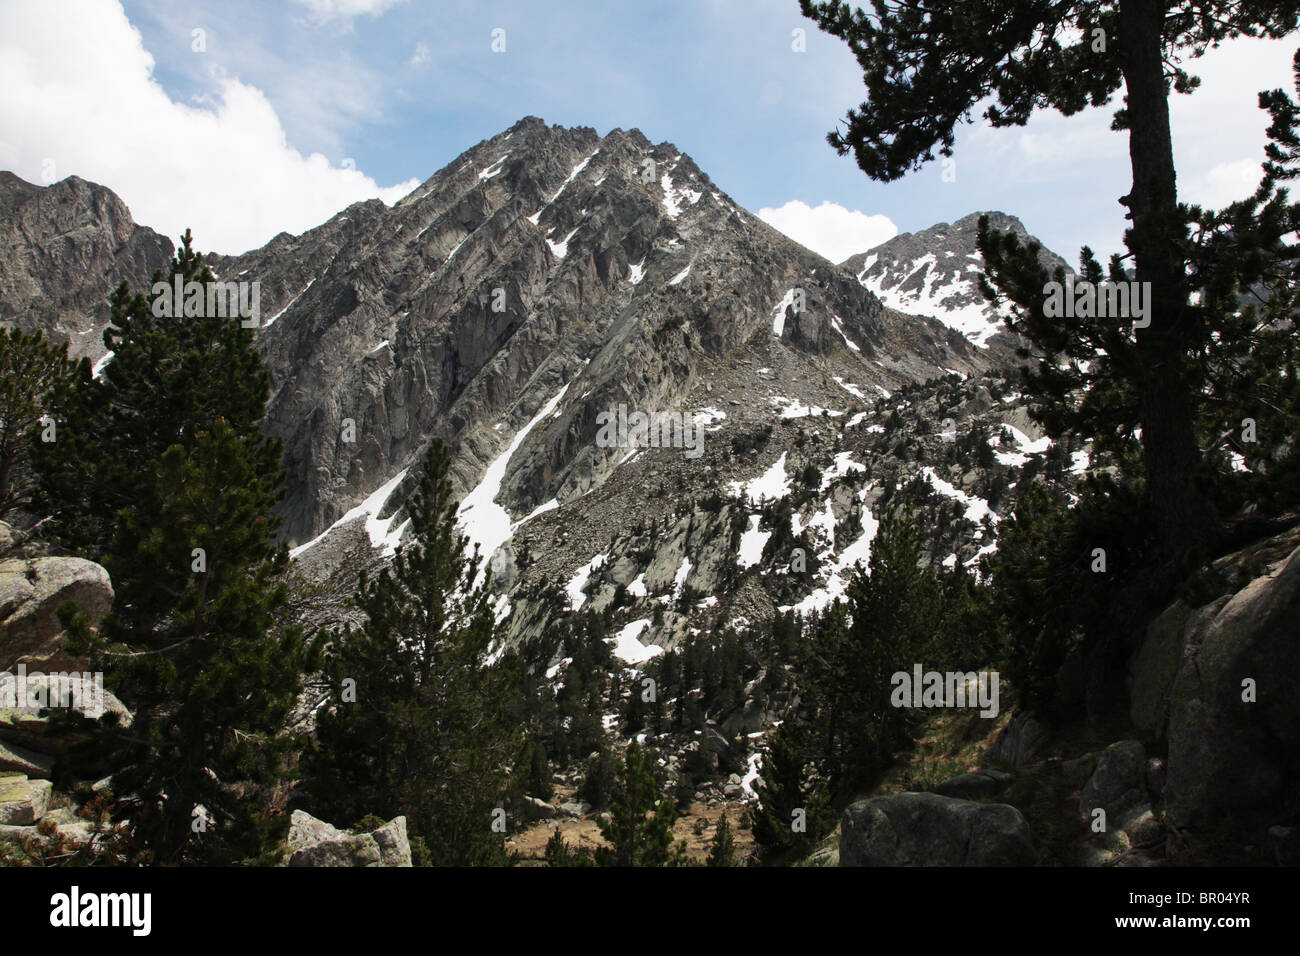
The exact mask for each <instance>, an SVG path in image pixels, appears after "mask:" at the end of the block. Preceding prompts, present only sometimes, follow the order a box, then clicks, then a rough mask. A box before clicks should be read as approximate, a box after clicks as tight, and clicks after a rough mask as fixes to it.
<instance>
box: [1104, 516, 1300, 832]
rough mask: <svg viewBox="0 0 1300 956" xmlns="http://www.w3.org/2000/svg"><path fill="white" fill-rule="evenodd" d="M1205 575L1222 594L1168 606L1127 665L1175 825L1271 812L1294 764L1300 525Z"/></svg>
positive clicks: (1297, 756) (1298, 718)
mask: <svg viewBox="0 0 1300 956" xmlns="http://www.w3.org/2000/svg"><path fill="white" fill-rule="evenodd" d="M1207 579H1208V580H1210V581H1213V582H1218V583H1219V587H1220V589H1221V590H1222V591H1223V593H1219V594H1217V595H1208V596H1206V597H1205V603H1202V604H1201V605H1200V606H1199V607H1191V606H1189V605H1188V604H1187V603H1186V602H1184V601H1178V602H1176V603H1175V604H1173V605H1171V606H1170V607H1169V608H1168V609H1167V610H1166V611H1165V612H1164V614H1162V615H1161V616H1160V617H1159V618H1158V619H1157V620H1156V621H1155V622H1154V623H1153V624H1152V625H1151V627H1150V628H1149V630H1148V632H1147V636H1146V639H1145V641H1144V642H1143V643H1142V645H1141V646H1140V647H1138V648H1137V650H1136V651H1135V653H1134V655H1133V657H1132V659H1131V661H1130V666H1129V672H1130V700H1131V702H1132V705H1131V712H1132V718H1133V722H1134V724H1135V725H1136V726H1137V727H1138V728H1139V729H1140V730H1141V731H1142V732H1144V733H1145V734H1146V735H1147V736H1148V739H1149V740H1150V741H1152V742H1153V743H1155V744H1157V745H1164V746H1165V747H1167V750H1168V757H1167V764H1166V767H1165V770H1164V776H1165V783H1164V799H1165V802H1166V804H1167V807H1168V811H1169V814H1170V816H1171V818H1172V820H1173V823H1174V824H1175V825H1176V826H1179V827H1188V826H1191V827H1195V826H1201V825H1205V824H1208V823H1211V822H1213V821H1214V820H1216V819H1221V818H1222V815H1223V814H1226V813H1232V814H1234V815H1237V816H1242V815H1247V816H1248V815H1250V814H1251V813H1253V812H1256V811H1260V812H1269V811H1270V809H1271V811H1272V812H1277V808H1278V807H1279V806H1280V804H1281V802H1282V800H1283V797H1284V792H1285V788H1286V786H1287V785H1288V781H1291V782H1294V781H1295V779H1296V777H1297V772H1298V771H1300V706H1297V705H1296V702H1295V693H1294V688H1295V687H1296V686H1297V684H1300V529H1292V530H1291V531H1288V532H1286V533H1285V534H1282V535H1278V536H1276V537H1274V538H1272V539H1269V540H1267V541H1264V542H1260V543H1259V544H1256V545H1253V546H1252V547H1250V548H1248V549H1246V550H1244V551H1242V552H1238V553H1235V554H1232V555H1228V556H1226V557H1224V558H1222V559H1220V560H1219V561H1216V562H1215V563H1214V566H1213V567H1212V568H1211V570H1210V574H1209V575H1208V576H1207Z"/></svg>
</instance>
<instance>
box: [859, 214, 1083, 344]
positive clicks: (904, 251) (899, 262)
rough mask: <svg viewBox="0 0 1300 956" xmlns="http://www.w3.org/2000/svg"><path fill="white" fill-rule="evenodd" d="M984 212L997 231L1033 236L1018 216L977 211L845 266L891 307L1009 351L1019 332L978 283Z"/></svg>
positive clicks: (1056, 261) (1046, 258) (1052, 257)
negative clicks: (979, 237)
mask: <svg viewBox="0 0 1300 956" xmlns="http://www.w3.org/2000/svg"><path fill="white" fill-rule="evenodd" d="M981 215H987V216H988V217H989V226H990V227H991V228H993V229H995V230H997V231H1000V232H1013V233H1015V234H1016V235H1017V236H1018V237H1019V238H1020V239H1021V241H1030V240H1033V236H1031V235H1029V233H1028V232H1027V231H1026V230H1025V227H1024V224H1023V223H1021V221H1020V220H1019V219H1017V218H1016V217H1015V216H1008V215H1007V214H1006V213H1002V212H989V213H978V212H974V213H971V214H970V215H968V216H963V217H962V218H961V219H958V220H957V221H956V222H954V223H951V224H950V223H946V222H941V223H937V224H935V225H933V226H931V227H930V228H929V229H923V230H921V231H920V232H915V233H912V232H905V233H902V234H900V235H897V236H895V237H894V238H893V239H890V240H888V241H887V242H884V243H881V244H880V245H879V246H876V247H875V248H873V249H869V250H867V251H866V252H860V253H858V254H856V255H853V256H850V257H849V258H848V259H846V260H844V262H842V263H841V264H840V265H841V266H842V267H843V268H845V269H847V270H848V271H850V272H852V273H853V274H854V275H856V276H857V277H858V281H859V282H861V283H862V285H863V286H865V287H866V288H868V289H870V290H871V291H872V292H874V293H875V294H876V295H878V296H879V297H880V298H881V299H882V300H883V301H884V302H885V303H886V305H888V306H890V307H891V308H895V309H899V310H901V311H905V312H912V311H918V312H920V313H921V314H924V315H933V316H935V317H936V318H938V319H939V320H940V321H942V322H944V323H945V324H948V325H950V326H952V327H953V328H954V329H956V330H957V331H959V332H961V333H962V334H963V335H966V336H967V337H969V338H970V339H971V340H972V341H974V342H977V343H978V344H980V345H986V344H987V345H989V346H990V347H991V348H994V349H995V351H997V352H999V353H1001V354H1007V353H1008V352H1009V351H1010V350H1011V349H1013V348H1014V347H1015V346H1016V345H1017V344H1019V343H1020V340H1019V336H1014V335H1013V334H1012V333H1011V332H1010V331H1009V330H1008V329H1006V327H1005V326H1003V325H1002V317H1003V316H1002V313H1000V312H999V311H998V309H997V308H996V307H995V306H993V305H992V304H990V303H989V302H988V301H987V300H986V299H985V298H984V296H983V294H982V293H981V292H980V289H979V283H978V281H977V280H978V273H979V271H980V269H981V267H982V265H983V262H984V259H983V257H982V256H981V255H980V254H979V251H978V249H977V248H976V244H975V241H976V236H977V235H978V231H979V219H980V216H981ZM1042 260H1043V263H1044V264H1045V265H1046V266H1047V267H1048V268H1049V269H1054V268H1056V267H1057V266H1058V265H1059V266H1066V262H1065V260H1064V259H1062V258H1061V257H1060V256H1057V255H1056V254H1055V253H1052V252H1049V251H1046V250H1044V252H1043V254H1042ZM1066 267H1067V270H1068V266H1066Z"/></svg>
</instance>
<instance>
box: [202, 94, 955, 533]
mask: <svg viewBox="0 0 1300 956" xmlns="http://www.w3.org/2000/svg"><path fill="white" fill-rule="evenodd" d="M649 164H653V176H651V177H647V176H644V175H643V170H647V169H650V168H651V167H650V165H649ZM211 261H212V264H213V266H214V268H216V269H217V270H218V271H219V272H220V273H221V274H222V275H226V276H233V275H241V276H244V277H245V278H247V279H251V278H256V279H259V280H260V281H261V282H262V288H263V296H264V299H265V300H266V301H264V303H263V314H264V324H265V327H264V329H263V331H262V333H261V335H260V340H259V341H260V348H261V350H262V352H263V355H264V357H265V360H266V362H267V365H268V367H269V369H270V371H271V375H272V379H273V383H274V384H273V387H274V388H275V397H274V398H273V399H272V402H271V405H270V409H269V413H268V424H269V426H270V428H271V429H272V430H273V431H274V432H276V433H277V434H278V435H280V436H281V437H282V438H283V439H284V442H285V450H286V454H285V464H286V467H287V468H288V471H289V496H288V502H289V503H288V505H287V507H286V524H285V527H284V533H285V534H286V536H287V537H288V538H289V539H291V540H292V541H295V542H303V541H306V540H308V539H310V538H312V537H314V536H315V535H317V534H319V533H320V532H321V531H322V530H324V529H325V528H326V527H328V526H329V525H330V524H332V523H333V522H334V521H336V520H338V519H339V518H340V517H341V516H342V515H343V514H344V513H346V512H347V511H348V510H349V509H350V508H352V507H353V506H354V505H356V504H357V503H358V502H359V501H361V500H362V499H363V498H365V497H366V496H367V495H368V494H370V493H371V492H373V491H374V490H375V489H376V488H378V487H379V486H381V485H383V484H384V482H386V481H387V480H389V479H390V478H392V477H394V476H395V475H398V474H400V473H401V472H402V471H403V470H404V469H407V468H409V467H410V466H412V465H413V464H415V463H417V462H418V460H419V457H420V455H421V453H422V451H423V449H424V447H425V445H426V443H427V442H428V440H429V439H430V438H431V437H433V436H438V437H441V438H443V439H444V440H446V441H448V442H450V443H451V445H452V446H453V448H454V449H455V451H456V464H455V468H454V471H455V474H454V478H455V483H456V485H457V490H458V491H460V492H462V493H463V492H464V491H465V490H468V489H469V488H471V487H473V486H474V484H476V483H477V481H478V480H479V478H480V477H481V475H482V473H483V471H484V469H485V468H486V466H487V465H488V463H490V462H491V461H492V460H493V459H494V458H496V457H497V456H498V455H499V454H501V452H502V451H504V450H505V448H506V447H507V446H508V444H509V443H510V440H511V436H512V435H515V434H517V433H518V432H519V431H520V430H521V428H523V427H524V426H525V425H527V424H528V423H529V421H530V420H532V418H533V417H534V415H535V414H536V413H537V411H538V410H539V409H540V408H541V407H542V406H543V405H544V404H545V403H546V402H547V401H548V400H549V399H551V398H552V397H554V396H555V395H556V394H557V393H558V392H559V391H560V389H562V388H565V387H566V386H567V390H566V391H565V395H564V398H563V400H562V401H561V402H560V403H559V404H558V406H557V408H556V410H555V414H554V415H553V416H551V417H549V418H547V419H546V420H545V421H544V422H540V423H538V424H537V425H536V426H535V427H534V428H533V429H532V430H531V431H530V432H529V433H528V435H527V438H526V440H525V441H524V442H523V443H522V444H521V446H520V447H519V448H518V449H516V451H515V454H514V455H513V456H512V458H511V460H510V463H509V469H508V471H507V474H506V476H505V480H504V482H503V484H502V488H501V493H500V496H499V498H498V501H499V502H500V503H501V504H503V505H505V506H506V507H507V509H508V510H509V511H510V512H511V513H512V514H514V515H522V514H526V513H528V512H529V511H531V510H532V509H533V508H534V507H536V506H537V505H538V504H541V503H542V502H545V501H546V500H548V499H549V498H552V497H555V498H558V500H559V502H560V503H561V504H563V503H564V502H565V501H566V500H568V499H570V498H573V497H575V496H577V495H581V494H583V493H585V492H587V491H589V490H590V489H591V488H593V487H594V486H596V485H598V484H600V483H601V482H602V481H603V480H604V479H605V478H606V477H608V475H609V473H610V471H611V470H612V469H613V467H614V466H615V464H616V462H617V459H618V458H621V457H622V452H621V451H620V450H619V449H602V448H598V447H596V445H595V442H594V440H593V439H594V436H595V432H596V415H597V414H598V413H599V412H601V411H603V410H607V409H610V408H612V407H614V406H615V405H617V404H618V403H625V404H626V405H627V406H629V407H630V408H634V409H635V408H641V409H651V410H654V409H662V410H666V409H673V408H678V407H680V406H681V404H682V403H683V402H684V401H685V400H686V398H687V397H688V396H689V395H690V393H691V392H692V390H693V389H694V388H695V387H696V386H697V385H698V384H699V381H700V378H701V375H702V373H703V371H704V366H705V365H706V364H707V363H709V362H710V361H717V360H726V359H728V358H729V356H731V355H732V354H733V353H734V352H735V351H736V350H738V349H741V348H742V347H744V346H745V345H746V344H747V343H748V342H750V341H751V340H752V339H754V338H755V336H768V337H775V338H778V339H779V340H780V341H781V342H782V343H783V344H784V345H786V346H787V347H788V348H789V349H791V350H792V351H794V352H795V353H799V354H803V355H805V356H807V357H809V359H817V358H820V357H825V356H828V355H830V354H831V353H833V352H837V351H841V352H842V351H845V350H846V349H847V348H848V345H847V344H846V343H848V342H852V347H853V348H856V349H858V350H859V352H860V354H861V355H863V356H866V357H872V356H875V355H877V354H879V353H882V352H884V353H888V355H889V356H890V360H891V365H890V369H891V373H892V374H887V373H886V372H885V371H884V370H883V369H881V368H880V367H878V366H872V367H870V368H867V369H863V370H862V371H863V373H864V374H863V375H858V376H857V377H858V378H861V379H863V380H864V381H870V380H872V379H878V380H879V381H881V382H882V383H886V386H887V387H888V383H890V382H892V383H895V384H896V383H897V382H898V381H900V380H907V379H909V378H914V377H917V376H918V375H920V374H922V373H923V371H924V370H927V369H929V370H933V369H935V368H937V367H938V365H939V364H940V362H941V361H942V363H945V364H947V365H948V366H950V367H957V368H968V369H969V368H972V367H974V364H977V363H978V362H979V361H980V359H979V357H978V356H976V355H975V354H974V353H975V351H976V350H974V349H972V348H971V347H970V346H969V344H967V343H965V342H964V341H962V340H961V339H960V337H957V338H955V339H953V338H950V337H949V335H948V330H946V329H943V328H942V326H939V325H938V324H937V323H928V322H926V321H924V320H901V321H897V320H895V321H890V322H886V321H885V318H884V313H883V310H882V309H881V306H880V304H879V302H878V301H876V299H875V298H874V297H873V296H871V295H870V294H869V293H868V292H866V290H864V289H863V288H862V287H861V286H860V285H859V284H858V283H856V282H854V281H853V280H852V278H851V277H850V276H848V275H847V274H845V273H843V272H841V271H840V270H838V269H836V268H835V267H834V266H832V265H831V264H830V263H827V262H826V261H825V260H823V259H821V258H820V257H818V256H816V255H815V254H813V253H811V252H809V251H808V250H806V249H803V248H802V247H801V246H798V245H797V244H795V243H793V242H791V241H790V240H789V239H786V238H785V237H784V236H782V235H781V234H779V233H777V232H776V231H775V230H772V229H771V228H769V227H768V226H766V225H765V224H764V223H762V222H761V221H759V220H757V219H756V218H754V217H750V216H749V215H748V214H747V213H744V212H743V211H741V210H740V209H739V208H738V207H736V205H735V204H734V203H733V202H732V201H731V200H730V199H728V198H727V197H726V196H725V195H724V194H723V193H721V192H720V191H719V190H718V189H717V187H715V186H714V185H713V183H712V182H711V181H710V180H709V178H708V176H707V175H705V174H704V173H703V172H702V171H700V170H699V168H698V167H696V165H695V164H694V163H693V162H692V161H691V160H690V158H689V157H687V156H684V155H682V154H680V153H679V152H678V151H677V150H676V149H675V148H674V147H672V146H671V144H667V143H662V144H659V145H658V146H654V145H652V144H650V143H649V142H648V141H647V140H646V139H645V138H644V137H643V136H642V135H641V134H640V133H639V132H638V131H636V130H632V131H623V130H614V131H613V132H611V133H609V134H608V135H607V136H605V137H604V138H601V137H599V136H597V135H596V133H595V132H594V131H593V130H590V129H582V128H578V129H564V128H561V127H548V126H546V125H545V124H544V123H542V122H541V121H540V120H537V119H536V118H528V119H525V120H523V121H521V122H520V123H517V124H516V125H515V126H514V127H512V128H511V129H510V130H508V131H506V132H505V133H502V134H501V135H499V136H497V137H494V138H493V139H491V140H488V141H486V142H484V143H480V144H479V145H478V146H476V147H474V148H472V149H470V150H469V151H468V152H466V153H465V154H464V155H463V156H461V157H460V158H459V159H458V160H456V162H454V163H453V164H451V165H450V166H448V167H446V168H445V169H443V170H442V171H440V172H439V173H437V174H436V175H434V176H433V177H432V178H431V179H429V180H428V181H426V182H425V183H424V184H422V185H421V186H420V187H419V188H417V189H416V190H415V191H414V192H412V193H411V194H410V195H409V196H407V197H406V198H405V199H403V200H402V201H401V202H399V203H397V204H396V205H395V206H394V207H393V208H391V209H388V208H385V207H384V206H383V204H382V203H379V202H371V203H364V204H359V205H357V206H353V207H351V208H349V209H347V210H345V211H344V212H343V213H340V214H339V215H338V216H336V217H335V218H334V219H333V220H331V221H330V222H329V223H326V224H325V225H323V226H321V227H319V228H318V229H315V230H311V231H310V232H308V233H304V234H303V235H302V236H299V237H289V236H281V237H277V238H276V239H275V240H273V241H272V242H271V243H270V244H268V245H267V246H266V247H264V248H263V249H260V250H256V251H254V252H250V253H247V254H245V255H242V256H238V257H234V258H225V257H215V258H213V259H212V260H211ZM795 288H798V289H801V290H802V292H803V296H802V299H801V300H800V301H799V302H798V303H797V304H796V303H794V302H791V303H790V304H789V305H788V306H787V309H786V311H785V313H784V316H783V318H782V321H781V322H779V323H778V322H776V320H775V317H774V310H775V309H776V307H777V306H778V304H779V303H781V302H782V301H783V299H784V298H785V296H786V293H787V292H789V291H790V290H791V289H795ZM774 325H779V326H780V335H779V336H774V332H773V328H774ZM900 376H901V378H900ZM349 420H350V421H351V422H352V423H354V424H355V435H356V441H355V442H348V441H345V440H343V438H342V435H343V432H344V429H345V427H347V426H346V425H345V422H347V421H349ZM410 484H413V479H412V478H408V481H406V482H404V483H403V484H402V485H400V486H399V487H398V488H397V489H395V491H394V493H393V495H392V496H391V498H392V500H391V501H390V502H389V504H388V507H387V508H386V509H385V510H384V512H383V514H381V516H383V515H386V513H387V512H388V511H390V510H391V508H392V507H395V506H396V504H397V502H398V501H400V499H401V497H402V495H403V494H404V493H405V492H406V491H407V490H409V486H410Z"/></svg>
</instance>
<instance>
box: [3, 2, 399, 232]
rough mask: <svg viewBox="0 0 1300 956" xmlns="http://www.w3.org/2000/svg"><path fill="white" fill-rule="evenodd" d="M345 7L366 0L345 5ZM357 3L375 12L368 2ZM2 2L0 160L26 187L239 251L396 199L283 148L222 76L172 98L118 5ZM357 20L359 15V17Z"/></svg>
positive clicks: (264, 108)
mask: <svg viewBox="0 0 1300 956" xmlns="http://www.w3.org/2000/svg"><path fill="white" fill-rule="evenodd" d="M340 6H344V7H358V8H359V7H361V6H367V5H366V4H357V3H351V4H349V3H344V4H341V5H340ZM368 6H376V4H370V5H368ZM66 7H67V8H70V9H65V10H64V13H63V15H61V16H58V17H51V16H48V14H47V12H46V11H44V10H43V9H41V8H40V6H39V5H23V4H5V5H3V6H0V89H4V90H5V96H4V97H3V98H0V129H3V130H6V131H7V132H6V133H5V136H6V138H7V139H8V140H9V141H8V142H6V143H3V144H0V162H3V163H4V164H5V165H7V166H9V167H10V168H11V169H12V170H13V171H14V172H15V173H17V174H18V175H19V176H21V177H23V178H24V179H27V180H29V181H31V182H37V183H40V182H44V179H43V174H44V173H45V172H46V171H47V169H48V168H49V165H50V164H51V163H52V164H53V178H54V179H55V180H57V179H62V178H64V177H66V176H69V175H72V174H76V175H78V176H81V177H82V178H83V179H88V180H91V181H93V182H98V183H101V184H103V185H105V186H107V187H109V188H110V189H112V190H113V191H114V192H116V193H117V194H118V195H119V196H121V197H122V199H123V200H124V201H125V202H126V204H127V206H128V207H129V208H130V209H131V213H132V215H133V217H134V218H135V220H136V221H137V222H140V223H143V224H145V225H148V226H152V227H153V228H155V229H157V230H159V231H160V232H164V233H166V234H168V235H169V236H171V237H173V238H175V237H176V236H177V235H179V234H180V233H181V232H182V231H183V230H184V229H185V228H186V227H191V228H192V229H193V230H194V236H195V242H196V245H197V246H198V247H199V248H201V249H205V250H214V251H218V252H225V253H237V252H242V251H244V250H246V249H250V248H254V247H256V246H260V245H262V244H264V243H265V242H266V241H267V240H269V239H270V238H271V237H273V236H275V235H276V234H277V233H279V232H282V231H288V232H295V233H296V232H301V231H303V230H305V229H309V228H311V227H313V226H316V225H319V224H320V223H321V222H323V221H325V220H326V219H328V218H329V217H330V216H332V215H333V214H335V213H336V212H338V211H339V210H340V209H342V208H344V207H345V206H348V205H350V204H351V203H354V202H357V201H359V200H363V199H370V198H374V197H378V198H380V199H383V200H384V201H385V202H389V203H392V202H395V201H396V200H398V199H400V198H401V197H402V196H404V195H405V194H406V193H408V192H410V190H411V189H413V188H414V187H415V186H416V185H417V181H416V180H411V181H410V182H406V183H401V184H398V185H396V186H390V187H384V188H381V187H380V186H379V185H378V184H377V183H376V182H375V181H374V180H373V179H371V178H370V177H369V176H366V175H365V174H364V173H362V172H360V171H359V170H355V169H342V168H339V167H336V166H333V165H331V164H330V162H329V160H328V159H326V158H325V157H324V156H323V155H321V154H319V153H313V154H311V155H310V156H303V155H302V154H301V153H299V152H298V151H297V150H295V149H293V148H292V147H290V146H289V144H288V142H287V139H286V136H285V133H284V128H283V126H282V125H281V122H280V119H279V117H278V116H277V115H276V112H275V110H274V108H273V107H272V106H271V104H270V102H269V101H268V100H267V98H266V96H265V95H264V94H263V93H262V91H261V90H259V89H257V88H256V87H253V86H249V85H248V84H246V83H242V82H240V81H239V79H238V78H235V77H231V76H227V75H225V74H222V73H220V72H216V73H214V74H213V79H212V83H213V86H214V89H213V91H212V93H211V94H210V95H209V96H207V97H205V98H204V100H203V101H202V102H201V103H200V104H199V105H186V104H182V103H177V102H175V101H173V100H172V99H171V98H170V97H169V96H168V95H167V93H166V92H165V91H164V90H163V88H162V86H161V85H160V84H159V83H158V82H157V80H155V79H154V78H153V68H154V60H153V57H152V56H151V55H150V54H149V53H148V51H146V50H145V49H144V45H143V41H142V39H141V36H140V33H139V31H138V30H136V29H135V28H134V27H132V26H131V24H130V23H129V22H128V20H127V17H126V14H125V12H124V11H123V9H122V7H121V5H120V3H95V2H91V0H80V2H70V3H68V4H67V5H66ZM363 12H365V11H363Z"/></svg>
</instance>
